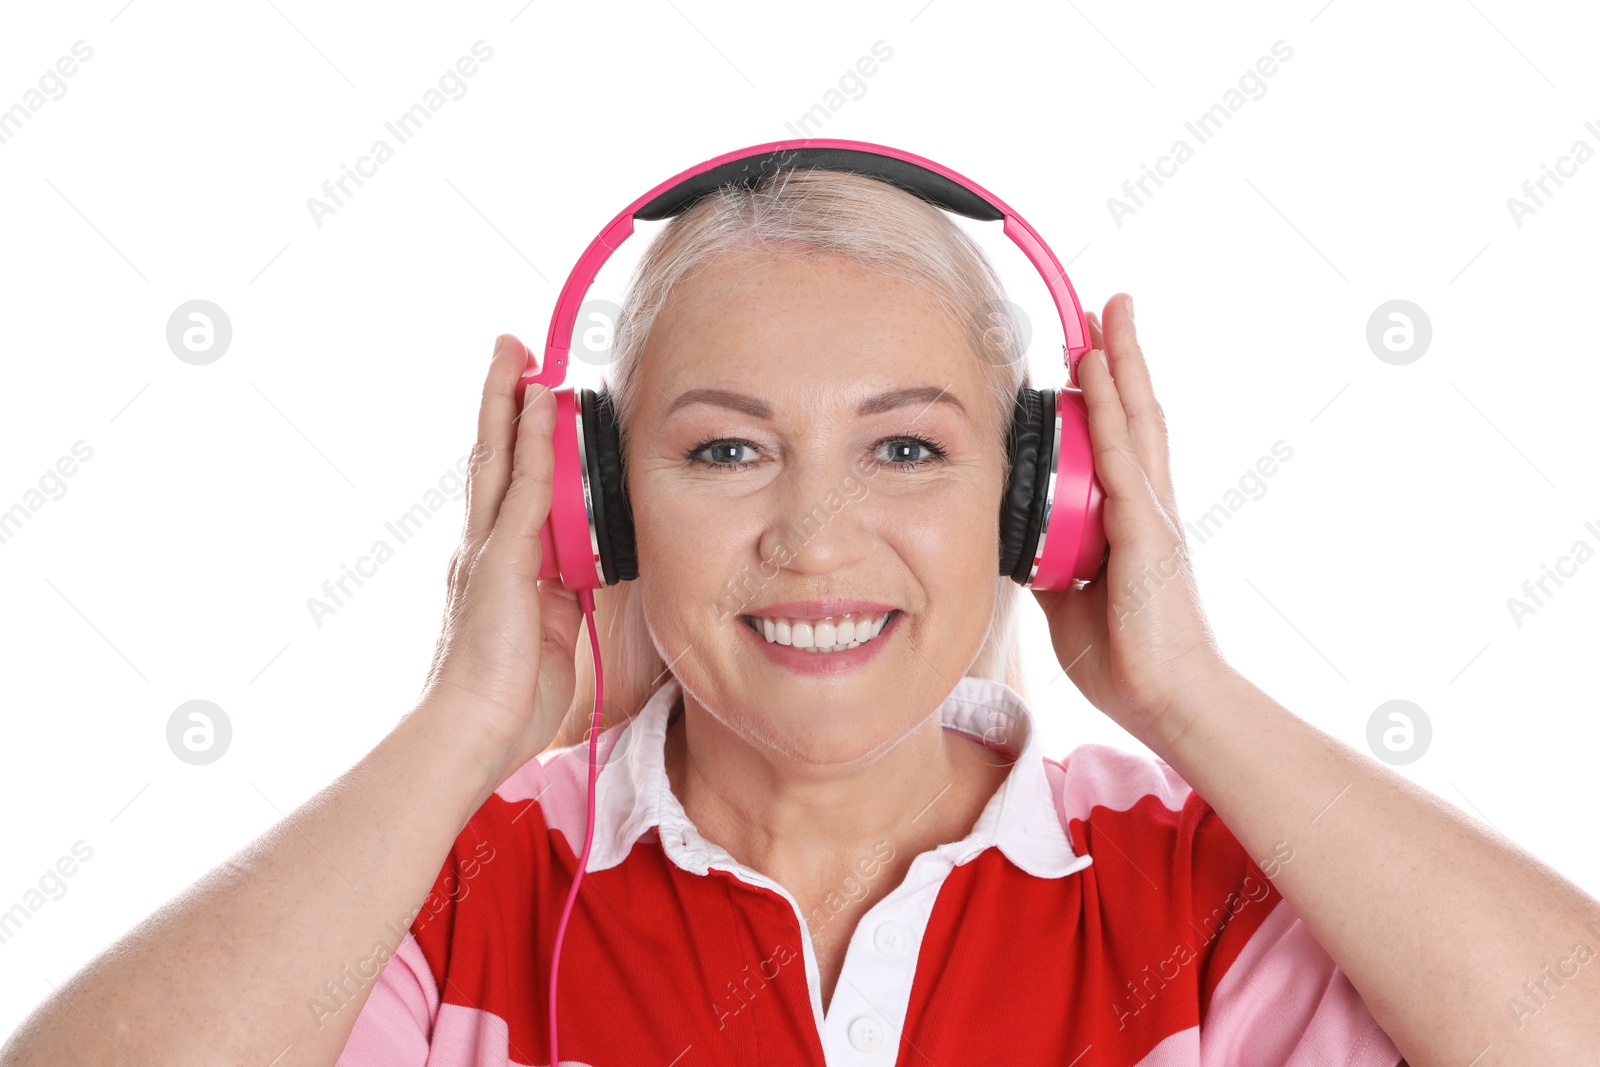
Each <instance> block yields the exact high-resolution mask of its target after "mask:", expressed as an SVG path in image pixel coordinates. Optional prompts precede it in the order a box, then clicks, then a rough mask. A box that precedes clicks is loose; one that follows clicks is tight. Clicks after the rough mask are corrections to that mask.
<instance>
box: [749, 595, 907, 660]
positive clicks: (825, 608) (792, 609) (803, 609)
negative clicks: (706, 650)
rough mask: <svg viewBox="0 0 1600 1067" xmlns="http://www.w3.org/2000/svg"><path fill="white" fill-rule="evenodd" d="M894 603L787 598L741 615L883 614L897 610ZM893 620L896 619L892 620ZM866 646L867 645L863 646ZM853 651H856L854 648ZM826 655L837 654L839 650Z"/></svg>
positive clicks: (822, 615) (751, 609)
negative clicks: (781, 601) (779, 602)
mask: <svg viewBox="0 0 1600 1067" xmlns="http://www.w3.org/2000/svg"><path fill="white" fill-rule="evenodd" d="M895 610H896V608H895V606H894V605H893V604H880V603H878V602H877V601H875V600H844V599H839V598H835V599H832V600H785V601H784V602H783V603H781V604H762V605H761V606H760V607H757V608H746V609H745V610H744V611H741V612H740V613H739V614H741V615H764V616H766V617H767V618H769V619H772V618H779V617H783V618H789V619H826V618H828V617H829V616H830V615H849V614H850V613H851V612H870V613H871V614H873V615H882V614H883V613H884V612H886V611H895ZM890 621H891V622H892V621H894V620H892V619H891V620H890ZM863 647H865V646H863ZM852 651H854V650H853V649H852ZM826 655H830V656H837V655H839V653H837V652H829V653H826Z"/></svg>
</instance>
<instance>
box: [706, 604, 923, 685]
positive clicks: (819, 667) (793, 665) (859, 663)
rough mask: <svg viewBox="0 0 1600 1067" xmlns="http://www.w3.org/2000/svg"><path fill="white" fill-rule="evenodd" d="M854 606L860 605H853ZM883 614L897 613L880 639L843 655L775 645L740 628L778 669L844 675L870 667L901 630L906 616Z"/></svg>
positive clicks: (746, 626)
mask: <svg viewBox="0 0 1600 1067" xmlns="http://www.w3.org/2000/svg"><path fill="white" fill-rule="evenodd" d="M813 603H815V601H813ZM851 603H861V602H860V601H852V602H851ZM778 606H780V605H773V606H772V607H768V608H767V609H766V610H768V611H773V610H774V609H775V608H776V607H778ZM850 610H856V611H860V610H869V609H863V608H853V609H850ZM883 610H885V611H894V614H893V615H891V616H889V621H888V622H886V623H884V624H883V629H882V630H880V631H879V632H878V636H877V637H874V638H873V639H872V640H871V641H868V642H867V643H866V644H864V645H857V646H856V647H855V648H851V649H846V650H845V651H843V652H804V651H801V650H800V649H798V648H795V647H794V646H793V645H780V644H778V643H777V642H776V641H768V640H767V639H766V637H765V636H763V635H762V634H758V633H756V631H755V629H754V628H753V627H751V626H750V624H749V623H747V622H745V621H744V620H743V619H742V618H741V619H740V620H739V621H738V624H737V625H738V628H739V629H741V630H743V631H744V632H745V633H746V634H747V635H748V636H749V638H750V640H752V641H754V642H755V643H756V644H757V645H758V646H760V649H761V651H762V652H763V653H765V655H766V657H767V659H768V660H770V661H771V662H772V663H774V664H776V665H777V666H779V667H784V668H787V669H788V670H791V671H794V672H795V673H797V674H809V675H832V674H845V673H848V672H849V671H853V670H856V669H857V668H860V667H864V666H866V665H867V664H868V663H870V662H871V661H872V659H873V657H874V656H876V655H877V654H878V651H879V647H880V646H881V645H883V644H885V643H886V642H887V641H888V640H889V638H891V637H893V636H894V634H895V632H896V631H897V630H898V629H899V628H900V617H901V615H902V614H903V613H902V612H900V611H896V610H895V609H893V608H884V609H883ZM834 614H840V615H842V614H844V610H842V609H836V610H835V611H834ZM796 618H826V616H825V615H822V616H804V615H801V616H796Z"/></svg>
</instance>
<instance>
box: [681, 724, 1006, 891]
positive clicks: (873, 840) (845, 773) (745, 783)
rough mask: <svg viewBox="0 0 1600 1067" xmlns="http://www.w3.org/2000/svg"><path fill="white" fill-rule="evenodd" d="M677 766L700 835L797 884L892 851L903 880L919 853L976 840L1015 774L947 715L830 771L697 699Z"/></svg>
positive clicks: (840, 873) (845, 871) (835, 875)
mask: <svg viewBox="0 0 1600 1067" xmlns="http://www.w3.org/2000/svg"><path fill="white" fill-rule="evenodd" d="M665 759H666V768H667V776H668V780H669V782H670V784H671V786H672V791H673V794H674V795H675V796H677V798H678V800H679V803H681V804H682V805H683V808H684V813H685V814H686V815H687V816H688V817H689V821H690V822H692V823H694V825H695V827H696V828H697V829H698V830H699V831H700V833H701V834H702V835H703V836H704V837H705V838H706V839H707V840H709V841H712V842H715V843H716V844H718V845H720V846H721V847H722V848H724V849H726V850H727V851H728V853H729V854H730V855H732V856H733V857H734V858H735V859H736V860H738V861H739V862H740V863H743V864H744V865H745V866H747V867H750V868H752V869H754V870H758V871H761V872H762V873H764V874H766V875H767V876H768V877H770V878H772V879H773V880H774V881H777V882H778V883H779V884H780V885H784V886H786V887H790V888H791V889H794V888H797V887H801V886H807V885H825V884H828V883H831V882H836V881H838V880H839V879H840V878H841V877H848V876H850V872H849V869H851V868H857V867H860V866H861V865H862V864H863V863H864V862H865V863H866V864H867V865H868V866H873V867H875V866H876V862H875V860H876V859H882V858H883V857H884V856H886V855H887V856H898V857H899V858H900V860H901V861H903V862H902V863H901V864H898V866H900V868H901V873H902V875H903V871H904V867H906V866H909V863H910V860H911V859H912V858H914V857H915V856H917V855H918V854H919V853H921V852H924V851H926V850H928V849H930V848H933V847H935V846H936V845H940V844H943V843H945V842H947V841H956V840H959V839H960V838H962V837H964V836H966V835H967V833H969V832H970V831H971V829H972V826H973V824H974V823H975V822H976V821H977V818H978V815H979V814H980V813H981V812H982V811H983V807H984V805H985V804H987V803H988V801H989V798H990V797H992V796H993V795H994V792H995V790H996V789H998V788H999V786H1000V784H1001V782H1002V781H1004V779H1005V776H1006V774H1007V773H1008V772H1009V770H1010V764H1009V762H1006V761H1004V760H1002V759H1000V758H999V757H997V756H996V755H995V754H994V753H993V752H991V751H990V750H988V749H986V748H984V747H983V746H982V745H981V744H980V743H978V742H976V741H974V740H972V739H971V738H968V737H966V736H965V735H963V734H960V733H957V732H955V731H951V730H946V729H944V726H943V723H942V722H941V721H940V719H939V717H938V716H936V715H933V716H929V718H928V719H927V720H926V721H924V722H923V723H920V724H919V725H918V726H917V727H916V728H915V729H914V730H913V731H911V733H909V734H907V735H906V736H905V737H903V738H901V739H900V740H899V741H898V742H897V743H896V744H895V745H894V746H893V748H892V749H890V750H889V751H888V752H886V753H883V754H881V755H879V756H878V757H877V758H875V759H872V760H871V761H862V762H860V763H858V764H850V765H830V766H818V765H816V764H811V763H806V762H804V761H801V760H796V759H791V758H788V757H785V756H784V755H783V754H781V753H777V752H774V751H773V750H772V749H771V748H763V749H758V748H756V747H754V746H752V745H751V744H749V743H748V742H747V741H746V740H745V739H744V738H742V737H740V736H739V735H737V734H735V733H733V732H732V731H731V730H729V729H728V728H727V727H726V726H724V725H723V724H722V723H721V722H719V721H718V720H717V719H716V718H715V716H713V715H711V714H710V713H709V712H707V711H706V710H705V709H704V708H703V707H701V706H700V705H699V704H698V703H697V702H696V701H694V700H693V699H692V698H689V697H686V696H680V697H679V704H678V706H677V707H676V708H674V711H673V715H672V717H671V718H670V719H669V722H668V727H667V737H666V749H665ZM898 881H899V879H898V878H896V879H895V881H894V882H891V883H890V885H893V884H897V883H898Z"/></svg>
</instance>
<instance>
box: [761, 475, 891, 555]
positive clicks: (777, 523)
mask: <svg viewBox="0 0 1600 1067" xmlns="http://www.w3.org/2000/svg"><path fill="white" fill-rule="evenodd" d="M865 485H866V483H865V482H863V480H862V479H861V478H860V477H859V476H858V475H857V473H856V472H855V471H854V470H853V469H852V468H851V467H850V466H849V465H848V464H846V463H831V462H822V461H817V460H814V459H800V460H795V461H794V462H793V463H791V465H790V466H789V467H788V468H787V469H785V470H784V472H783V473H782V474H780V475H779V476H778V478H777V480H776V484H775V485H774V486H773V491H774V500H775V501H776V503H775V506H774V511H773V515H772V520H771V521H770V522H769V523H768V524H767V526H766V529H765V530H764V531H763V532H762V536H761V558H762V559H770V560H773V561H774V562H777V563H779V564H781V565H782V566H783V567H784V568H785V569H787V570H789V571H792V572H795V573H798V574H812V575H823V574H829V573H831V572H833V571H838V570H844V569H848V568H849V567H850V566H852V565H854V564H857V563H860V562H861V561H863V560H865V559H866V558H867V557H868V556H869V555H870V554H871V551H872V541H873V534H872V527H871V523H870V522H869V516H868V511H867V507H866V505H865V502H866V499H867V497H866V494H865Z"/></svg>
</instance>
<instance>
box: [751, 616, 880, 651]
mask: <svg viewBox="0 0 1600 1067" xmlns="http://www.w3.org/2000/svg"><path fill="white" fill-rule="evenodd" d="M890 614H892V613H891V612H885V613H884V614H883V615H881V616H866V615H860V614H857V615H841V616H837V617H830V618H827V619H818V620H800V619H784V618H775V617H767V616H750V619H751V621H752V622H753V623H754V624H755V629H756V632H757V633H759V634H761V635H762V636H763V637H765V638H766V639H767V640H768V641H769V642H772V643H774V644H779V645H792V646H793V647H795V648H803V649H806V650H807V651H811V652H819V653H829V652H844V651H847V650H849V649H852V648H859V647H860V646H861V645H863V644H865V643H866V642H868V641H871V640H872V639H873V638H875V637H877V636H878V634H879V633H881V632H882V631H883V627H884V625H885V624H886V623H887V622H888V621H889V615H890Z"/></svg>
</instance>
